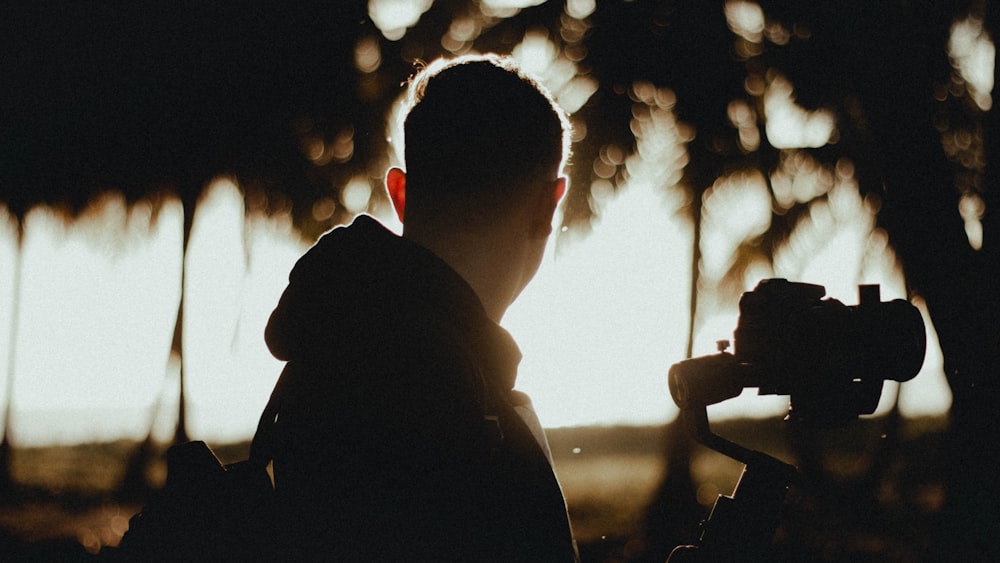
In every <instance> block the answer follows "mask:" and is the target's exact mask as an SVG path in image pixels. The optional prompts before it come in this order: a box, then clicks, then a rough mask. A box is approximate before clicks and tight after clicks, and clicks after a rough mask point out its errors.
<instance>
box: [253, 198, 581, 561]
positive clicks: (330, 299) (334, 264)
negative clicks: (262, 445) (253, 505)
mask: <svg viewBox="0 0 1000 563" xmlns="http://www.w3.org/2000/svg"><path fill="white" fill-rule="evenodd" d="M265 340H266V342H267V344H268V347H269V348H270V350H271V352H272V353H273V354H274V355H275V357H277V358H278V359H281V360H285V361H286V362H287V363H286V366H285V370H286V376H285V380H286V383H284V384H283V389H282V398H281V406H280V409H281V410H280V413H279V415H278V419H277V426H276V431H275V432H276V437H275V451H274V479H275V490H276V492H277V496H278V499H279V507H280V508H279V522H278V528H279V530H280V532H281V534H280V536H281V537H282V545H281V548H282V550H283V551H284V552H285V554H287V555H288V556H289V557H290V558H293V559H299V560H324V561H361V560H364V561H402V560H407V561H553V562H555V561H573V560H574V559H575V557H576V554H575V547H574V544H573V540H572V533H571V531H570V526H569V520H568V516H567V513H566V505H565V501H564V499H563V496H562V492H561V490H560V488H559V484H558V482H557V480H556V478H555V475H554V472H553V470H552V466H551V464H550V462H549V459H548V458H547V456H546V453H547V452H546V451H545V449H544V448H545V447H547V446H546V445H545V444H544V442H541V443H540V442H539V440H537V439H536V437H535V436H534V435H533V434H532V431H531V429H530V428H529V427H528V425H526V424H525V422H524V419H522V417H521V416H519V414H518V411H519V410H520V411H522V412H523V411H526V410H528V411H530V402H529V401H528V400H527V397H526V396H525V395H523V394H521V393H519V392H517V391H514V390H513V388H514V383H515V379H516V374H517V365H518V362H519V361H520V358H521V354H520V351H519V350H518V348H517V345H516V344H515V343H514V341H513V339H512V338H511V337H510V335H509V334H508V333H507V332H506V331H504V330H503V329H502V328H501V327H500V326H498V325H497V324H496V323H494V322H493V321H492V320H490V319H489V317H488V316H487V314H486V312H485V310H484V309H483V306H482V304H481V302H480V301H479V299H478V297H477V295H476V294H475V292H474V291H473V290H472V288H471V287H470V286H469V285H468V284H467V283H466V282H465V280H464V279H463V278H462V277H461V276H460V275H459V274H457V273H456V272H455V271H454V270H452V269H451V268H450V267H449V266H448V265H447V264H446V263H445V262H444V261H442V260H441V259H439V258H438V257H437V256H435V255H434V254H433V253H431V252H430V251H428V250H426V249H424V248H423V247H421V246H419V245H418V244H416V243H413V242H412V241H409V240H407V239H404V238H401V237H398V236H396V235H394V234H392V233H391V232H389V231H388V230H386V229H385V228H384V227H383V226H382V225H380V224H379V223H378V222H377V221H375V220H374V219H372V218H371V217H368V216H365V215H362V216H359V217H358V218H357V219H356V220H355V221H354V223H353V224H352V225H350V226H349V227H343V228H337V229H334V230H333V231H331V232H329V233H327V234H326V235H324V236H323V237H322V238H321V239H320V240H319V241H318V242H317V243H316V244H315V245H314V246H313V247H312V248H311V249H310V250H309V251H308V252H307V253H306V254H305V255H304V256H303V257H302V258H301V259H300V260H299V261H298V262H297V263H296V265H295V267H294V268H293V269H292V272H291V274H290V276H289V284H288V287H287V288H286V289H285V291H284V293H283V295H282V297H281V299H280V301H279V303H278V306H277V308H276V309H275V310H274V312H273V313H272V315H271V318H270V321H269V322H268V326H267V329H266V332H265ZM542 440H544V438H543V439H542Z"/></svg>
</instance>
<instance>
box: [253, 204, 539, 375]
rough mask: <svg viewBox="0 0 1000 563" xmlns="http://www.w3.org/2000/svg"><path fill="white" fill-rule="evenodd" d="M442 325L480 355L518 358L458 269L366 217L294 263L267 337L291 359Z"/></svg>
mask: <svg viewBox="0 0 1000 563" xmlns="http://www.w3.org/2000/svg"><path fill="white" fill-rule="evenodd" d="M443 325H449V326H452V327H453V328H452V329H451V330H457V331H459V332H461V333H462V334H464V335H465V336H468V338H469V340H470V341H475V342H478V343H479V344H477V345H476V347H477V348H480V346H481V348H480V352H482V353H486V354H488V355H490V356H493V355H494V353H496V354H498V355H502V356H508V357H510V358H511V359H513V360H514V362H515V363H514V365H515V366H516V362H517V361H519V360H520V351H519V350H517V345H516V344H515V343H514V341H513V339H512V338H511V337H510V335H509V334H507V332H506V331H504V330H503V329H502V328H500V327H499V326H498V325H497V324H496V323H494V322H493V321H492V320H490V319H489V317H488V316H487V314H486V311H485V309H484V308H483V306H482V303H481V301H480V300H479V297H478V296H477V295H476V293H475V291H473V289H472V288H471V287H470V286H469V285H468V283H466V282H465V280H464V279H463V278H462V277H461V276H460V275H459V274H458V273H457V272H455V271H454V270H453V269H452V268H451V267H450V266H448V265H447V264H446V263H445V262H444V261H443V260H441V259H440V258H438V257H437V256H436V255H435V254H434V253H432V252H430V251H429V250H427V249H425V248H424V247H422V246H420V245H418V244H416V243H414V242H412V241H410V240H408V239H405V238H402V237H399V236H397V235H395V234H394V233H392V232H391V231H389V230H388V229H386V228H385V227H384V226H382V224H381V223H379V222H378V221H376V220H375V219H374V218H372V217H370V216H368V215H360V216H358V217H357V218H356V219H355V220H354V222H353V223H352V224H351V225H350V226H347V227H338V228H336V229H333V230H331V231H329V232H328V233H326V234H325V235H323V236H322V237H321V238H320V239H319V240H318V241H317V242H316V244H314V245H313V246H312V248H310V249H309V251H307V252H306V253H305V254H304V255H303V256H302V257H301V258H300V259H299V260H298V262H296V263H295V266H294V267H293V268H292V271H291V273H290V274H289V283H288V286H287V287H286V288H285V291H284V293H283V294H282V296H281V299H280V300H279V302H278V305H277V307H276V308H275V309H274V311H273V312H272V313H271V317H270V319H269V321H268V324H267V328H266V329H265V332H264V339H265V342H266V343H267V346H268V349H269V350H270V351H271V353H272V354H273V355H274V356H275V357H276V358H278V359H279V360H285V361H289V360H295V359H308V358H310V357H315V354H324V353H327V352H328V351H329V349H330V348H331V346H350V345H353V344H354V343H357V344H362V345H365V344H367V343H368V342H370V341H372V340H379V339H384V338H389V337H393V336H398V334H399V331H401V330H405V327H407V326H410V327H412V326H443ZM456 325H457V328H454V327H456ZM463 338H464V337H463ZM505 363H506V362H505ZM512 367H513V366H512ZM513 371H514V372H515V373H516V367H514V369H513ZM509 384H510V386H511V387H513V381H510V382H509Z"/></svg>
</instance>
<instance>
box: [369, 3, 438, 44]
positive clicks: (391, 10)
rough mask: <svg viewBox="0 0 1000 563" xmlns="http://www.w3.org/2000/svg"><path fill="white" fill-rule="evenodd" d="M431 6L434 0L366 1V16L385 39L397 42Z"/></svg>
mask: <svg viewBox="0 0 1000 563" xmlns="http://www.w3.org/2000/svg"><path fill="white" fill-rule="evenodd" d="M433 4H434V0H368V16H369V17H371V19H372V23H374V24H375V26H376V27H378V28H379V30H380V31H381V32H382V35H384V36H385V38H386V39H388V40H389V41H398V40H400V39H402V38H403V37H404V36H405V35H406V30H407V28H410V27H413V26H414V25H416V23H417V22H418V21H420V16H422V15H423V14H424V12H426V11H427V10H429V9H430V8H431V5H433Z"/></svg>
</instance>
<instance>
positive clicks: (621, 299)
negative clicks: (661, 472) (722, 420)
mask: <svg viewBox="0 0 1000 563" xmlns="http://www.w3.org/2000/svg"><path fill="white" fill-rule="evenodd" d="M637 89H638V90H641V92H642V93H641V94H639V95H637V96H636V97H637V99H638V98H639V97H642V98H643V99H645V100H646V101H647V102H650V103H653V104H655V100H669V99H672V97H671V96H670V95H669V94H668V93H659V95H657V93H656V92H654V91H653V90H652V89H649V88H644V87H641V86H640V87H638V88H637ZM636 106H637V107H636V110H635V111H634V114H635V115H636V118H635V119H634V120H633V124H632V126H633V130H634V131H635V132H636V143H637V146H636V149H635V151H634V152H633V153H631V154H627V155H624V154H623V155H622V156H618V155H617V153H618V152H619V151H618V149H615V148H609V149H608V150H607V151H606V152H607V153H608V154H607V156H606V158H607V159H608V160H609V161H611V162H618V161H620V160H621V159H622V158H624V160H625V165H626V168H627V169H628V170H629V175H628V180H627V181H626V183H625V184H624V185H622V186H621V187H620V188H618V189H617V190H615V189H614V188H612V187H610V186H609V187H608V189H606V190H605V191H604V192H603V195H601V192H600V191H599V192H598V195H596V198H597V200H596V201H595V205H596V207H597V209H598V212H599V218H598V219H597V220H596V222H595V224H594V226H593V231H592V232H591V233H590V234H589V236H587V237H586V238H584V239H582V240H573V239H569V240H563V239H562V238H559V239H556V238H555V237H554V239H553V240H552V241H550V245H549V249H548V251H547V254H546V258H545V261H544V262H543V265H542V267H541V268H540V270H539V272H538V275H537V277H536V279H535V280H534V281H533V282H532V283H531V284H530V285H529V286H528V288H527V289H526V290H525V291H524V294H522V296H521V297H520V298H519V299H518V301H516V302H515V303H514V305H513V306H511V308H510V310H509V311H508V313H507V315H506V317H505V318H504V326H506V327H507V328H508V329H509V330H510V331H511V333H512V334H513V335H514V337H515V338H517V340H518V342H519V344H520V345H521V349H522V351H523V352H524V360H523V361H522V364H521V369H520V375H519V378H518V388H520V389H522V390H524V391H525V392H527V393H529V394H530V395H531V396H532V399H533V402H534V404H535V408H536V410H537V411H538V414H539V417H540V418H541V420H542V423H543V424H545V425H546V426H570V425H576V424H595V423H596V424H612V423H616V422H628V423H633V424H635V423H661V422H665V421H667V420H669V419H670V418H672V417H673V416H674V415H675V414H676V410H677V407H676V406H675V405H674V404H673V401H672V400H671V399H670V395H669V393H668V392H667V386H666V373H667V369H668V368H669V366H670V364H672V363H673V362H675V361H678V360H680V359H682V358H683V353H684V343H685V332H686V329H685V325H686V323H684V322H678V319H684V318H685V317H686V316H687V309H688V286H689V281H688V280H689V276H690V264H691V244H692V230H691V225H690V224H689V223H688V222H687V221H685V220H683V219H682V218H681V217H680V216H679V215H678V212H679V210H680V208H681V206H682V205H683V203H684V201H685V200H684V196H683V192H682V190H680V189H679V187H678V186H677V185H676V182H677V181H679V179H680V177H681V175H680V171H681V169H682V168H683V166H684V164H686V162H687V158H686V148H685V144H686V142H687V141H688V140H689V139H690V137H689V136H688V135H689V132H688V131H687V130H686V129H685V128H683V127H682V126H680V125H679V124H678V123H677V121H676V116H675V115H674V114H673V112H672V111H670V110H667V109H664V108H659V107H656V106H655V105H654V107H652V108H650V107H649V105H648V104H647V103H646V102H639V103H637V104H636ZM571 189H572V188H571ZM557 224H558V219H557ZM566 236H569V237H572V236H573V235H572V233H566Z"/></svg>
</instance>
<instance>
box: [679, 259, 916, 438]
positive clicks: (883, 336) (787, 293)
mask: <svg viewBox="0 0 1000 563" xmlns="http://www.w3.org/2000/svg"><path fill="white" fill-rule="evenodd" d="M825 293H826V290H825V289H824V288H823V286H819V285H813V284H806V283H796V282H789V281H788V280H785V279H780V278H775V279H767V280H763V281H761V282H760V283H759V284H758V285H757V287H756V288H754V290H753V291H750V292H747V293H744V294H743V296H742V297H741V298H740V303H739V308H740V316H739V321H738V324H737V327H736V330H735V332H734V334H733V340H734V342H733V344H734V351H733V353H732V354H729V353H727V352H725V351H721V352H720V353H719V354H715V355H710V356H703V357H700V358H692V359H689V360H685V361H683V362H680V363H678V364H675V365H674V366H673V367H671V369H670V375H669V380H670V390H671V394H672V395H673V398H674V401H675V402H676V403H677V404H678V406H680V407H681V408H690V407H699V406H707V405H710V404H714V403H717V402H720V401H723V400H726V399H728V398H731V397H735V396H736V395H739V394H740V393H741V392H742V390H743V388H745V387H757V388H758V390H759V394H761V395H790V396H791V407H790V410H789V417H790V418H792V419H794V420H797V421H800V422H806V423H811V424H815V425H822V426H832V425H838V424H843V423H846V422H848V421H850V420H852V419H854V418H857V416H859V415H862V414H871V413H872V412H874V410H875V408H876V407H877V406H878V401H879V398H880V397H881V393H882V386H883V382H884V381H885V380H887V379H892V380H895V381H907V380H909V379H912V378H913V377H914V376H915V375H916V374H917V372H918V371H919V370H920V367H921V366H922V365H923V361H924V353H925V351H926V335H925V331H924V323H923V319H922V318H921V316H920V312H919V311H918V310H917V309H916V307H914V306H913V305H912V304H910V303H909V302H907V301H905V300H902V299H896V300H893V301H888V302H883V301H881V298H880V295H879V286H877V285H862V286H859V304H858V305H854V306H848V305H844V304H843V303H841V302H840V301H837V300H836V299H831V298H824V294H825ZM723 350H724V348H723Z"/></svg>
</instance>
